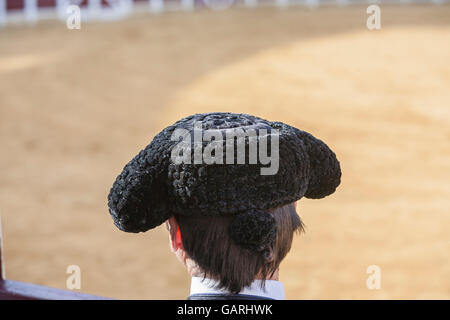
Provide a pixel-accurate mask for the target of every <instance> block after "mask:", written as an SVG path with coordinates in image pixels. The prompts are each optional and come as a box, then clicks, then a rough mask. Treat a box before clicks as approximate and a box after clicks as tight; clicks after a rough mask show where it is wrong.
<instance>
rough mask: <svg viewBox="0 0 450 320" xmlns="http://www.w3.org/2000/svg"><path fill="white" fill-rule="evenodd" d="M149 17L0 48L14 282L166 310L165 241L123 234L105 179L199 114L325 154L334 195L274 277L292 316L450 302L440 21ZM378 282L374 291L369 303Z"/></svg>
mask: <svg viewBox="0 0 450 320" xmlns="http://www.w3.org/2000/svg"><path fill="white" fill-rule="evenodd" d="M365 19H366V14H365V7H363V6H355V7H350V8H333V7H327V8H320V9H317V10H306V9H302V8H296V9H292V10H291V9H290V10H276V9H270V8H266V9H257V10H239V9H234V10H229V11H223V12H210V11H201V12H195V13H189V14H185V13H170V14H163V15H160V16H150V15H142V16H136V17H133V18H131V19H129V20H126V21H122V22H117V23H105V24H83V25H82V29H81V30H80V31H69V30H67V29H66V28H65V26H64V24H60V23H56V22H47V23H42V24H39V25H38V26H36V27H12V28H7V29H2V30H0V145H1V151H0V167H1V170H0V214H1V217H2V220H3V225H4V238H5V239H4V242H5V243H4V245H5V252H4V255H5V260H6V271H7V272H6V273H7V277H8V278H10V279H15V280H20V281H28V282H33V283H38V284H43V285H48V286H53V287H58V288H65V283H66V277H67V274H66V268H67V266H68V265H71V264H76V265H79V266H80V267H81V270H82V291H84V292H88V293H94V294H100V295H105V296H110V297H117V298H149V299H154V298H176V299H183V298H185V297H186V296H187V294H188V284H189V279H188V277H187V275H186V274H185V273H184V270H183V268H182V267H181V266H180V265H179V264H178V263H177V261H176V259H175V257H173V256H172V254H171V253H170V252H169V250H168V241H167V235H166V232H165V229H164V228H162V227H160V228H158V229H157V230H156V231H154V232H151V233H146V234H140V235H135V234H126V233H122V232H120V231H118V230H116V229H115V228H114V226H113V224H112V221H111V219H110V217H109V214H108V212H107V207H106V197H107V194H108V191H109V188H110V186H111V184H112V182H113V181H114V179H115V176H116V175H117V174H118V173H119V172H120V171H121V169H122V167H123V166H124V164H125V163H126V162H127V161H128V160H130V159H131V157H132V156H134V155H135V154H136V153H137V152H138V151H139V150H140V149H141V148H143V147H144V146H145V145H146V144H147V143H148V142H149V141H150V140H151V138H152V137H153V136H154V135H155V134H156V133H158V132H159V131H160V130H161V129H162V128H163V127H164V126H167V125H169V124H171V123H173V122H174V121H176V120H178V119H179V118H180V117H182V116H185V115H188V114H191V113H195V112H207V111H234V112H245V113H252V114H256V115H259V116H261V117H264V118H268V119H270V120H280V121H284V122H288V123H290V124H292V125H295V126H297V127H299V128H302V129H304V130H307V131H309V132H311V133H313V134H314V135H316V136H317V137H320V138H321V139H323V140H325V141H326V142H327V143H328V144H329V145H330V146H332V148H333V149H334V150H335V151H336V153H337V155H338V157H339V159H340V160H341V164H342V170H343V180H342V185H341V187H340V188H339V190H338V192H337V193H336V194H335V195H333V196H331V197H329V198H326V199H324V200H321V201H314V200H307V199H304V200H302V201H301V202H300V203H299V206H298V210H299V213H300V215H301V216H302V217H303V219H304V221H305V222H306V225H307V232H306V234H305V235H302V236H299V237H297V238H296V240H295V243H294V247H293V249H292V252H291V254H290V255H289V257H288V258H287V259H286V261H285V262H284V263H283V264H282V268H281V273H280V274H281V280H282V281H283V282H284V283H285V286H286V291H287V296H288V298H289V299H315V298H336V299H347V298H394V299H400V298H446V299H449V298H450V281H449V279H450V259H449V252H450V236H449V231H450V217H449V212H450V144H449V139H450V6H449V5H446V6H382V29H381V30H380V31H369V30H367V29H366V28H365ZM369 265H378V266H380V268H381V271H382V289H381V290H375V291H371V290H368V289H367V288H366V279H367V277H368V275H367V274H366V268H367V267H368V266H369Z"/></svg>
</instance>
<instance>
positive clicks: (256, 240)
mask: <svg viewBox="0 0 450 320" xmlns="http://www.w3.org/2000/svg"><path fill="white" fill-rule="evenodd" d="M230 234H231V238H232V239H233V241H234V242H235V243H236V244H238V245H240V246H242V247H244V248H247V249H250V250H253V251H263V250H265V249H266V248H267V247H268V246H270V245H271V244H272V243H273V242H274V241H275V238H276V234H277V222H276V220H275V218H274V217H273V216H272V214H270V213H269V212H266V211H263V210H250V211H246V212H244V213H240V214H238V215H237V216H236V217H235V218H234V219H233V221H232V222H231V224H230Z"/></svg>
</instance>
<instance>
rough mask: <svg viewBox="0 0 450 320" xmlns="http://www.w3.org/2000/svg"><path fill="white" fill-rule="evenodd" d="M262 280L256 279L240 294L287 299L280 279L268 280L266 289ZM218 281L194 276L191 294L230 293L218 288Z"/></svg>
mask: <svg viewBox="0 0 450 320" xmlns="http://www.w3.org/2000/svg"><path fill="white" fill-rule="evenodd" d="M261 282H262V280H254V281H253V282H252V283H251V285H250V286H248V287H245V288H244V289H243V290H242V291H241V292H239V294H246V295H251V296H259V297H265V298H270V299H275V300H284V299H286V297H285V295H284V286H283V284H282V283H281V282H280V281H276V280H266V286H265V290H264V289H262V288H261ZM217 284H218V282H217V281H216V280H213V279H208V278H205V279H203V278H201V277H192V281H191V295H193V294H205V293H206V294H212V293H216V294H224V293H225V294H226V293H229V292H228V291H227V290H225V289H218V288H217Z"/></svg>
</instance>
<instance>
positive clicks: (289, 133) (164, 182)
mask: <svg viewBox="0 0 450 320" xmlns="http://www.w3.org/2000/svg"><path fill="white" fill-rule="evenodd" d="M254 132H256V137H257V138H256V140H255V139H254V138H253V136H252V135H251V134H250V133H254ZM229 133H231V134H230V137H232V138H231V139H230V138H228V136H227V134H229ZM242 133H245V134H244V135H243V138H240V139H239V138H238V139H235V138H234V137H233V135H236V136H239V134H242ZM206 136H208V137H209V139H206ZM211 136H214V139H211ZM198 137H200V139H201V140H200V142H199V140H196V138H198ZM220 137H222V138H220ZM205 140H206V141H205ZM211 140H212V141H215V143H216V144H215V145H214V144H213V143H211V142H210V141H211ZM230 141H231V145H230ZM255 141H257V143H258V147H257V148H255V149H252V147H251V144H252V142H255ZM242 142H244V143H242ZM211 145H212V146H214V148H211ZM239 146H245V149H244V153H243V152H242V149H240V148H239ZM180 147H181V148H180ZM215 147H218V148H219V147H220V148H222V149H216V148H215ZM227 147H231V148H230V149H231V153H230V155H231V156H230V158H226V154H227V152H228V151H229V149H227ZM233 147H234V149H233ZM220 150H223V151H222V154H221V152H220ZM252 150H253V152H255V150H258V152H259V153H258V154H257V155H258V156H259V160H260V161H256V163H255V158H253V161H252V160H251V159H252V155H251V152H252ZM265 150H266V151H267V154H269V153H270V156H269V157H268V158H269V159H272V160H273V162H274V163H275V162H276V165H274V166H273V168H274V169H275V170H272V172H270V170H268V167H269V166H271V164H269V163H267V159H268V158H267V154H264V153H263V154H261V152H262V151H265ZM189 151H191V153H190V154H189ZM207 151H208V152H207ZM202 155H203V156H205V155H211V156H213V157H216V158H214V159H216V161H215V162H211V159H206V158H201V157H202ZM264 155H266V157H265V158H263V156H264ZM198 156H200V160H199V158H198ZM253 156H255V155H253ZM180 159H181V160H182V161H180ZM239 159H240V160H239ZM264 159H265V162H264V161H263V160H264ZM208 160H209V161H208ZM230 160H232V161H231V163H230ZM264 170H266V172H265V173H264ZM340 178H341V170H340V165H339V161H338V160H337V159H336V155H335V154H334V152H333V151H331V150H330V148H328V146H327V145H326V144H325V143H324V142H322V141H321V140H318V139H316V138H314V137H313V136H312V135H311V134H309V133H307V132H304V131H301V130H298V129H296V128H294V127H291V126H289V125H287V124H284V123H282V122H270V121H267V120H264V119H261V118H258V117H255V116H251V115H247V114H234V113H203V114H195V115H191V116H189V117H186V118H184V119H181V120H179V121H178V122H176V123H175V124H173V125H172V126H169V127H167V128H165V129H164V130H163V131H161V132H160V133H159V134H158V135H156V136H155V137H154V139H153V140H152V142H151V143H150V144H149V145H148V146H147V147H146V148H145V149H144V150H142V151H141V152H139V154H138V155H136V156H135V157H134V158H133V159H132V160H131V161H130V162H129V163H128V164H127V165H126V166H125V167H124V169H123V171H122V173H121V174H120V175H119V176H118V177H117V179H116V181H115V182H114V184H113V186H112V188H111V191H110V193H109V196H108V206H109V212H110V213H111V216H112V218H113V220H114V223H115V225H116V226H117V227H118V228H119V229H120V230H123V231H127V232H144V231H147V230H149V229H152V228H155V227H156V226H158V225H160V224H162V223H163V222H164V221H166V220H167V219H168V218H169V217H170V216H171V215H173V214H179V215H189V216H201V215H204V216H205V215H210V216H215V215H216V216H217V215H236V217H235V218H234V219H233V222H232V223H231V225H230V234H231V236H232V238H233V239H234V240H235V241H236V242H237V243H238V244H240V245H242V246H244V247H247V248H251V249H256V250H259V248H262V247H264V246H265V245H266V244H267V243H270V242H271V241H273V239H274V236H275V233H276V222H275V220H274V218H273V217H272V215H270V214H268V213H267V209H271V208H276V207H279V206H283V205H286V204H289V203H292V202H294V201H296V200H299V199H300V198H302V197H303V196H305V197H307V198H314V199H319V198H323V197H325V196H328V195H330V194H332V193H333V192H334V191H335V190H336V188H337V186H338V185H339V183H340Z"/></svg>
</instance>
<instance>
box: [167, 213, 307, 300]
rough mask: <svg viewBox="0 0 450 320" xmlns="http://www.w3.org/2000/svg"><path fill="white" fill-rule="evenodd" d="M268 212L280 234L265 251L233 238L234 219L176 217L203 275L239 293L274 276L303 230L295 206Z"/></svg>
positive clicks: (222, 286) (183, 236) (185, 242)
mask: <svg viewBox="0 0 450 320" xmlns="http://www.w3.org/2000/svg"><path fill="white" fill-rule="evenodd" d="M268 212H269V213H271V214H272V215H273V217H274V218H275V220H276V221H277V234H276V238H275V241H274V242H273V243H272V244H271V246H270V247H268V248H266V249H265V250H263V251H254V250H249V249H246V248H243V247H242V246H239V245H237V244H236V243H235V242H234V241H233V240H232V239H231V237H230V234H229V225H230V223H231V221H232V220H233V218H234V217H233V216H208V217H205V216H202V217H192V216H191V217H189V216H183V215H176V216H175V218H176V220H177V222H178V224H179V226H180V232H181V238H182V242H183V246H184V250H185V252H186V254H187V255H188V256H189V258H191V259H192V260H193V261H195V262H196V263H197V265H198V267H199V269H200V272H201V273H202V276H203V277H209V278H213V279H216V280H218V282H219V285H218V286H219V288H224V289H227V290H228V291H230V292H232V293H238V292H240V291H241V290H242V289H243V288H244V287H246V286H249V285H250V284H251V283H252V282H253V280H254V279H255V278H256V277H259V278H261V279H266V278H267V277H268V276H272V275H273V273H274V272H275V271H276V270H277V269H278V267H279V265H280V263H281V261H282V260H283V259H284V257H285V256H286V254H287V253H288V252H289V250H290V248H291V244H292V239H293V236H294V233H295V232H296V231H303V223H302V221H301V220H300V217H299V216H298V215H297V212H296V211H295V207H294V204H288V205H286V206H283V207H279V208H275V209H270V210H268ZM262 285H264V281H262Z"/></svg>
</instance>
